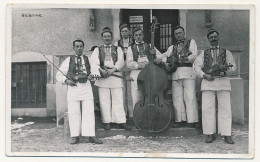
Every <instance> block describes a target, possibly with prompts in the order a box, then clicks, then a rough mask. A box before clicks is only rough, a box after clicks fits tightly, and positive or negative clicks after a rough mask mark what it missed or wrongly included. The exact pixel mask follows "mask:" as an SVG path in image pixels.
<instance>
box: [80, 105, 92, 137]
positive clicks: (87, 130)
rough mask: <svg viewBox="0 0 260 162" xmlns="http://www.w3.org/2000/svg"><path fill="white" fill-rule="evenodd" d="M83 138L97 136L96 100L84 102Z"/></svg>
mask: <svg viewBox="0 0 260 162" xmlns="http://www.w3.org/2000/svg"><path fill="white" fill-rule="evenodd" d="M81 132H82V136H95V113H94V100H85V101H82V124H81Z"/></svg>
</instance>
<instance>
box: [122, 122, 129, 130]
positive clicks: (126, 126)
mask: <svg viewBox="0 0 260 162" xmlns="http://www.w3.org/2000/svg"><path fill="white" fill-rule="evenodd" d="M119 128H121V129H125V130H131V129H132V128H131V127H129V126H128V125H127V124H126V123H123V124H119Z"/></svg>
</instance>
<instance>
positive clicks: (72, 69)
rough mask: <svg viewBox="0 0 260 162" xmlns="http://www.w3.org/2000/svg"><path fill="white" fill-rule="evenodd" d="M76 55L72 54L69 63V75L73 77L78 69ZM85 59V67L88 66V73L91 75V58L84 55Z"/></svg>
mask: <svg viewBox="0 0 260 162" xmlns="http://www.w3.org/2000/svg"><path fill="white" fill-rule="evenodd" d="M75 57H76V56H75V55H74V56H70V64H69V71H68V73H67V75H68V76H69V77H70V78H72V77H73V76H74V75H75V74H77V70H76V64H75ZM83 60H84V63H85V68H86V73H87V74H88V75H89V74H90V64H89V60H88V57H87V56H85V55H83ZM83 60H82V62H83Z"/></svg>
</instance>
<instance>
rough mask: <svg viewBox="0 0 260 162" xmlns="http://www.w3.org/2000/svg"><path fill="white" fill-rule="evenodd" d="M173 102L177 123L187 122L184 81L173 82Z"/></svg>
mask: <svg viewBox="0 0 260 162" xmlns="http://www.w3.org/2000/svg"><path fill="white" fill-rule="evenodd" d="M172 100H173V107H174V112H175V122H182V121H186V113H185V106H184V101H183V86H182V80H173V81H172Z"/></svg>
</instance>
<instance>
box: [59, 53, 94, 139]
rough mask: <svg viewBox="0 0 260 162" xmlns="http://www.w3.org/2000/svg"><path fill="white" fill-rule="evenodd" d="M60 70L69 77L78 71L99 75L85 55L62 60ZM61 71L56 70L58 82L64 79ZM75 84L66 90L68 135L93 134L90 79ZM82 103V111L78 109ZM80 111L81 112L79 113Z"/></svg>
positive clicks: (92, 105)
mask: <svg viewBox="0 0 260 162" xmlns="http://www.w3.org/2000/svg"><path fill="white" fill-rule="evenodd" d="M60 70H61V71H62V72H63V73H64V74H66V75H67V76H68V77H69V78H72V76H73V75H75V74H79V73H86V74H88V75H89V74H90V73H91V74H94V75H99V71H98V70H95V68H92V67H91V66H90V64H89V59H88V57H87V56H85V55H81V56H77V55H74V56H71V57H68V58H66V59H65V60H64V62H63V63H62V64H61V66H60ZM69 78H67V77H66V76H64V75H63V74H62V73H61V72H57V75H56V79H57V81H58V82H62V83H65V80H66V79H69ZM76 84H77V86H69V85H68V92H67V102H68V116H69V127H70V136H71V137H78V136H79V135H80V134H81V135H82V136H95V114H94V98H93V92H92V87H91V83H90V81H86V82H85V83H76ZM80 102H81V103H82V112H81V110H80ZM81 113H82V114H81Z"/></svg>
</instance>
